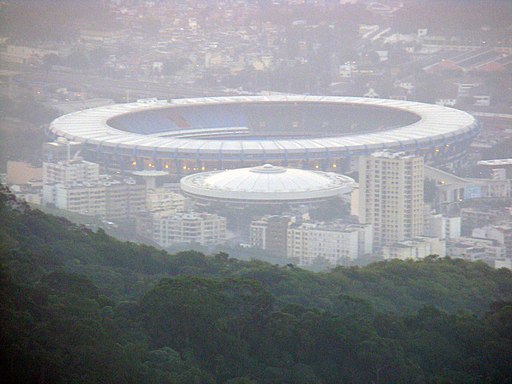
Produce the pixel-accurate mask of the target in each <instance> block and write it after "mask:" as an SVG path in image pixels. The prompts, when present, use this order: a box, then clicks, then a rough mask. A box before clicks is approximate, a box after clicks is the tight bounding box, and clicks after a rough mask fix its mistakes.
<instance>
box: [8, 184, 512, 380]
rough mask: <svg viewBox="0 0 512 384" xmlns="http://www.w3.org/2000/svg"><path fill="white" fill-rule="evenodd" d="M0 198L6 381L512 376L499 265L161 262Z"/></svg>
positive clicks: (510, 276)
mask: <svg viewBox="0 0 512 384" xmlns="http://www.w3.org/2000/svg"><path fill="white" fill-rule="evenodd" d="M0 196H1V202H0V258H1V259H0V260H1V265H2V267H1V269H0V279H1V290H0V345H2V348H1V364H0V377H2V382H13V383H230V384H233V383H372V382H373V383H510V382H512V273H511V272H510V271H507V270H493V269H491V268H489V267H488V266H486V265H485V264H482V263H468V262H464V261H461V260H451V259H448V258H446V259H436V258H433V257H432V258H428V259H426V260H423V261H421V262H412V261H393V262H386V263H376V264H372V265H369V266H367V267H363V268H357V267H353V268H337V269H335V270H334V271H332V272H329V273H312V272H308V271H304V270H302V269H300V268H297V267H294V266H292V265H289V266H287V267H278V266H273V265H270V264H267V263H262V262H257V261H252V262H242V261H238V260H235V259H231V258H229V256H228V255H226V254H223V253H220V254H217V255H214V256H211V257H208V256H205V255H203V254H200V253H197V252H181V253H178V254H176V255H169V254H167V253H165V252H163V251H160V250H158V249H155V248H152V247H147V246H141V245H136V244H133V243H125V242H120V241H118V240H115V239H112V238H110V237H108V236H107V235H106V234H105V233H104V232H102V231H101V230H100V231H98V232H91V231H89V230H88V229H86V228H83V227H79V226H75V225H73V224H71V223H69V222H67V221H66V220H64V219H60V218H56V217H53V216H48V215H45V214H43V213H41V212H40V211H37V210H32V209H29V208H28V207H27V206H26V205H24V204H22V203H19V202H17V201H16V200H15V199H14V198H13V197H12V196H11V195H9V194H8V192H7V191H3V193H2V194H1V195H0Z"/></svg>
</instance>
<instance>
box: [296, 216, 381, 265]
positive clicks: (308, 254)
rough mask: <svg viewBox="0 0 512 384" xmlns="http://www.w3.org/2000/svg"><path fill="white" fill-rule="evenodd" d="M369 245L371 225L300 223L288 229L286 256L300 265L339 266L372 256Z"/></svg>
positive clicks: (370, 245) (371, 238) (371, 248)
mask: <svg viewBox="0 0 512 384" xmlns="http://www.w3.org/2000/svg"><path fill="white" fill-rule="evenodd" d="M372 244H373V230H372V226H371V225H361V224H346V223H342V222H332V223H322V222H317V223H303V224H300V225H297V226H294V225H292V226H290V227H289V228H288V238H287V257H288V258H295V259H298V260H299V265H311V264H314V263H315V261H317V259H324V260H326V261H327V262H328V263H329V264H331V265H338V264H341V263H342V262H343V261H347V260H354V259H356V258H358V257H360V256H363V255H365V254H369V253H371V252H372V250H373V247H372Z"/></svg>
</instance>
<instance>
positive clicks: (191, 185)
mask: <svg viewBox="0 0 512 384" xmlns="http://www.w3.org/2000/svg"><path fill="white" fill-rule="evenodd" d="M353 184H354V180H353V179H351V178H350V177H347V176H343V175H340V174H336V173H332V172H319V171H307V170H302V169H291V168H284V167H277V166H273V165H271V164H265V165H262V166H259V167H252V168H240V169H232V170H224V171H212V172H201V173H196V174H193V175H189V176H185V177H184V178H182V179H181V181H180V185H181V190H182V191H183V192H184V193H185V194H186V195H188V196H190V197H192V198H194V199H196V200H202V201H215V202H225V203H230V204H236V203H241V204H256V205H264V204H281V203H283V202H286V203H297V204H298V203H308V202H319V201H325V200H329V199H335V198H338V197H340V196H341V195H343V194H348V193H350V192H351V191H352V186H353Z"/></svg>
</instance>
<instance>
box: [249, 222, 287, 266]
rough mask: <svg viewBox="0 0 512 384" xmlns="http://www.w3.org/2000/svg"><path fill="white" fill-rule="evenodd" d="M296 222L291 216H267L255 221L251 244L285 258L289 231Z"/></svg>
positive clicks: (252, 227) (251, 231) (251, 232)
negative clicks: (289, 227) (290, 226)
mask: <svg viewBox="0 0 512 384" xmlns="http://www.w3.org/2000/svg"><path fill="white" fill-rule="evenodd" d="M292 221H294V220H293V219H292V218H291V217H290V216H279V215H266V216H263V217H262V218H260V219H258V220H253V221H252V222H251V226H250V235H249V236H250V244H251V246H252V247H257V248H260V249H264V250H266V251H268V252H269V253H271V254H273V255H276V256H281V257H285V256H286V252H287V231H288V226H289V224H290V223H291V222H292Z"/></svg>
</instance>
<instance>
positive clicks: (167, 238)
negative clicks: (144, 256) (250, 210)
mask: <svg viewBox="0 0 512 384" xmlns="http://www.w3.org/2000/svg"><path fill="white" fill-rule="evenodd" d="M151 219H152V233H153V239H152V240H153V241H155V242H156V243H157V244H158V245H160V246H161V247H164V248H165V247H168V246H170V245H172V244H176V243H199V244H201V245H216V244H222V243H224V242H225V241H226V218H225V217H222V216H218V215H215V214H210V213H198V212H186V213H185V212H181V213H175V214H169V213H167V214H166V213H157V212H156V213H153V214H152V215H151Z"/></svg>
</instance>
